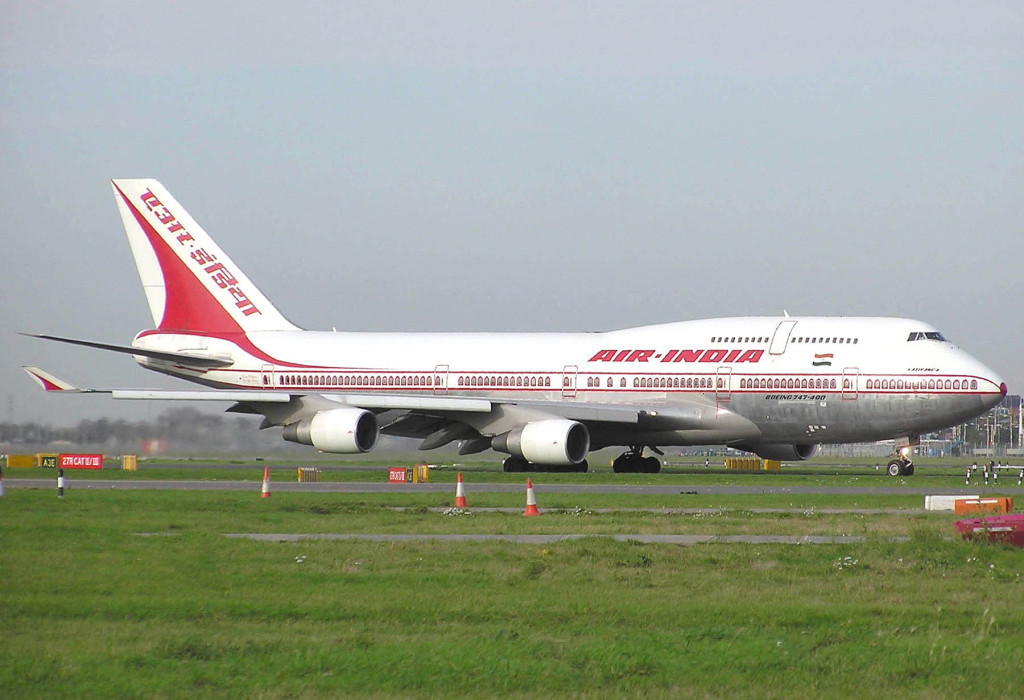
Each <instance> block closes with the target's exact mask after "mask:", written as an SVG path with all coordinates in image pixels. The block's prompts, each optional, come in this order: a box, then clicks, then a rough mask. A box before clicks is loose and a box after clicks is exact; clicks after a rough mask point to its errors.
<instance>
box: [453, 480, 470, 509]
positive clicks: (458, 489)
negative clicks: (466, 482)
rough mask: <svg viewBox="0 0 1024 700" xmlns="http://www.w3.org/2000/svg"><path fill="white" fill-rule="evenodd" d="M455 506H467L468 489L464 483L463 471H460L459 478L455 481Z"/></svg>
mask: <svg viewBox="0 0 1024 700" xmlns="http://www.w3.org/2000/svg"><path fill="white" fill-rule="evenodd" d="M455 507H456V508H467V507H468V506H467V505H466V489H465V487H464V486H463V485H462V472H459V480H458V481H457V482H455Z"/></svg>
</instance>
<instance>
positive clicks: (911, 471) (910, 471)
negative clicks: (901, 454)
mask: <svg viewBox="0 0 1024 700" xmlns="http://www.w3.org/2000/svg"><path fill="white" fill-rule="evenodd" d="M903 473H904V474H906V475H907V476H914V465H913V464H908V465H907V467H906V469H904V470H903Z"/></svg>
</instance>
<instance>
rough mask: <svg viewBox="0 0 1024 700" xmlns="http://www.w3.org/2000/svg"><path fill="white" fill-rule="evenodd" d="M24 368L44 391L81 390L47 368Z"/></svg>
mask: <svg viewBox="0 0 1024 700" xmlns="http://www.w3.org/2000/svg"><path fill="white" fill-rule="evenodd" d="M22 369H23V370H25V371H26V372H27V373H28V376H30V377H32V379H33V380H35V382H36V384H38V385H39V386H41V387H42V388H43V391H67V392H78V391H80V389H78V387H76V386H74V385H73V384H71V383H69V382H66V381H64V380H63V379H61V378H59V377H56V376H54V375H52V374H50V373H49V372H47V371H45V370H42V369H39V368H38V367H22Z"/></svg>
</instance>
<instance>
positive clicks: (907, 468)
mask: <svg viewBox="0 0 1024 700" xmlns="http://www.w3.org/2000/svg"><path fill="white" fill-rule="evenodd" d="M885 471H886V473H887V474H888V475H889V476H913V475H914V463H913V462H911V461H910V458H909V457H905V456H903V455H900V456H899V457H895V458H893V459H892V461H890V462H889V466H887V467H886V469H885Z"/></svg>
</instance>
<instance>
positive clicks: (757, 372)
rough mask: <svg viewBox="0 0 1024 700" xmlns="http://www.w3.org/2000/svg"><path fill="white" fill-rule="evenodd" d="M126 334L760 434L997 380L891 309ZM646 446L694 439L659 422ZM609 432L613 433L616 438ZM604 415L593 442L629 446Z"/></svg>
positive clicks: (803, 433) (419, 389)
mask: <svg viewBox="0 0 1024 700" xmlns="http://www.w3.org/2000/svg"><path fill="white" fill-rule="evenodd" d="M135 346H136V347H139V348H146V349H151V350H171V351H175V352H193V353H195V352H199V353H208V354H211V355H218V356H220V355H230V357H231V358H232V359H233V360H234V363H233V364H232V365H231V366H230V367H227V368H224V369H210V370H206V371H199V370H191V369H186V368H182V367H177V366H174V365H172V364H170V363H168V362H165V361H159V360H153V359H149V358H143V357H140V358H138V359H139V361H140V362H141V364H143V365H144V366H146V367H148V368H150V369H154V370H157V371H160V372H164V373H167V374H172V375H175V376H179V377H182V378H185V379H188V380H191V381H196V382H199V383H202V384H206V385H208V386H214V387H219V388H247V389H257V388H258V389H263V390H274V391H282V392H288V393H290V394H301V393H308V394H324V395H330V394H331V393H335V392H337V393H345V394H358V393H367V394H403V395H409V394H427V395H431V396H438V395H445V396H471V397H479V398H500V399H502V400H504V401H508V400H509V399H516V400H522V401H523V402H528V401H543V402H546V403H550V402H564V403H572V404H579V405H586V404H587V403H588V402H594V403H598V402H599V403H601V404H604V405H607V404H610V403H612V404H615V403H621V404H625V405H631V406H643V407H649V408H650V409H651V410H657V409H659V408H663V409H671V408H672V407H673V406H674V405H677V404H684V403H685V404H687V405H692V404H693V403H694V402H697V403H701V404H705V405H708V406H717V407H721V408H726V409H728V411H730V412H732V413H735V414H737V415H739V416H742V417H744V418H746V419H747V420H749V421H750V422H751V423H753V424H754V425H756V426H757V429H758V430H759V431H760V438H759V439H760V441H761V442H764V443H836V442H855V441H866V440H878V439H884V438H892V437H898V436H909V435H919V434H921V433H925V432H929V431H932V430H937V429H941V428H945V427H948V426H951V425H955V424H957V423H960V422H962V421H964V420H967V419H969V418H971V417H973V416H976V415H979V414H981V413H983V412H984V411H985V410H987V409H988V408H990V407H992V406H993V405H995V404H996V403H998V402H999V401H1000V400H1001V398H1002V397H1003V396H1004V395H1005V393H1006V387H1005V385H1004V384H1003V382H1002V380H1001V379H1000V378H999V377H998V376H997V375H996V373H995V372H993V371H992V370H991V369H989V368H988V367H986V366H984V365H983V364H982V363H981V362H979V361H978V360H976V359H975V358H973V357H972V356H970V355H969V354H967V353H966V352H964V351H962V350H960V349H958V348H957V347H955V346H953V345H952V344H951V343H949V342H946V341H945V340H944V339H942V338H941V336H939V335H938V333H937V331H935V329H934V328H932V327H931V326H929V325H928V324H925V323H921V322H919V321H914V320H910V319H892V318H841V317H840V318H836V317H809V318H796V317H794V318H788V317H787V318H777V317H746V318H718V319H707V320H698V321H686V322H680V323H670V324H664V325H657V326H646V327H639V328H629V329H624V330H619V331H610V332H602V333H557V334H555V333H552V334H547V333H358V332H319V331H301V330H296V331H257V332H250V333H248V334H247V335H243V334H238V335H237V336H234V337H228V336H224V335H223V334H221V335H220V337H215V336H214V335H210V336H202V335H193V334H188V335H185V334H170V333H166V332H159V331H148V332H146V333H142V334H140V335H139V336H138V337H137V338H136V341H135ZM652 430H653V432H652V433H651V434H650V435H649V436H647V438H648V439H647V444H658V445H687V444H694V442H693V441H694V440H695V439H697V438H695V437H694V435H690V434H686V433H685V432H676V431H673V430H671V429H667V430H666V429H658V430H654V429H653V428H652ZM620 438H621V439H620ZM636 441H637V436H636V433H635V432H632V433H630V434H628V435H625V434H624V435H622V436H619V435H617V434H616V431H615V429H614V428H610V429H609V430H607V431H605V432H604V433H603V434H597V435H595V436H594V442H595V446H602V445H606V444H607V445H611V444H631V442H632V443H635V442H636Z"/></svg>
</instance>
